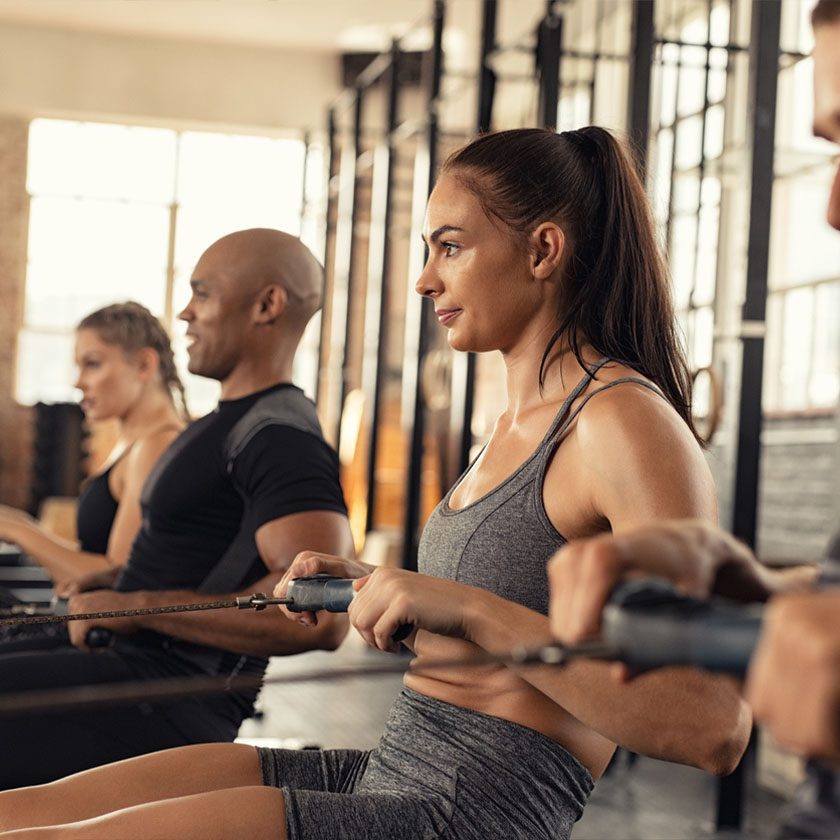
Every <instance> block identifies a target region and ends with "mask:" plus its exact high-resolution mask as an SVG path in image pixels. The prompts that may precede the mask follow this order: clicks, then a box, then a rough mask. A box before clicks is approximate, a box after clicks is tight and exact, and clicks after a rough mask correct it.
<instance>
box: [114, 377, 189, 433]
mask: <svg viewBox="0 0 840 840" xmlns="http://www.w3.org/2000/svg"><path fill="white" fill-rule="evenodd" d="M183 425H184V421H183V420H182V419H181V418H180V417H179V416H178V412H177V411H176V410H175V406H174V405H173V403H172V400H171V399H170V397H169V394H167V393H166V392H165V391H164V390H163V388H162V387H160V386H154V387H150V388H149V390H148V391H146V392H145V393H144V394H143V396H142V397H141V398H140V399H139V400H138V401H137V402H136V403H135V404H134V405H133V406H132V407H131V408H130V409H129V411H128V413H127V414H126V415H125V416H124V417H122V418H121V420H120V440H121V441H122V442H123V443H125V444H131V443H134V441H135V440H137V439H138V438H139V437H141V436H142V435H143V434H148V433H149V432H151V431H154V430H155V429H160V428H164V427H166V426H174V427H182V426H183Z"/></svg>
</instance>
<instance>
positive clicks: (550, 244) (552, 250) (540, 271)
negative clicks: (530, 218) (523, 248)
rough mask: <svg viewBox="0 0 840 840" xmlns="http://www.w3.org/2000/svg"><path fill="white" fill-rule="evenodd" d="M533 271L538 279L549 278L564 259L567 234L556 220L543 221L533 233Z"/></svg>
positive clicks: (531, 243)
mask: <svg viewBox="0 0 840 840" xmlns="http://www.w3.org/2000/svg"><path fill="white" fill-rule="evenodd" d="M530 245H531V271H532V273H533V275H534V277H535V278H536V279H537V280H547V279H548V278H549V277H551V275H552V274H553V273H554V272H555V270H556V269H557V267H558V266H559V265H560V263H561V262H562V259H563V252H564V251H565V248H566V236H565V234H564V233H563V229H562V228H561V227H560V225H558V224H556V223H555V222H543V223H542V224H541V225H538V226H537V227H536V228H535V229H534V231H533V233H531V242H530Z"/></svg>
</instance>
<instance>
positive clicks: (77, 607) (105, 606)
mask: <svg viewBox="0 0 840 840" xmlns="http://www.w3.org/2000/svg"><path fill="white" fill-rule="evenodd" d="M140 594H141V593H135V592H114V591H113V590H111V589H97V590H95V591H93V592H80V593H78V594H77V595H72V596H71V597H70V599H69V600H68V602H67V612H68V613H89V612H106V611H110V610H133V609H137V608H139V607H142V606H144V605H143V604H142V603H140V602H139V600H138V596H139V595H140ZM93 627H103V628H105V629H107V630H110V631H111V632H112V633H120V634H128V633H136V632H137V630H138V629H139V623H138V619H136V618H112V619H109V620H95V621H69V622H67V629H68V632H69V634H70V641H71V642H72V643H73V645H75V647H77V648H79V650H85V651H86V650H90V648H88V646H87V644H86V642H85V638H86V636H87V634H88V631H90V629H91V628H93Z"/></svg>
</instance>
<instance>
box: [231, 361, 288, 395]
mask: <svg viewBox="0 0 840 840" xmlns="http://www.w3.org/2000/svg"><path fill="white" fill-rule="evenodd" d="M292 361H293V358H292V357H285V356H284V357H279V358H278V357H275V358H274V359H271V358H265V357H263V358H258V357H257V358H254V359H246V360H243V361H241V362H240V363H239V364H238V365H237V366H236V368H234V370H233V371H232V372H231V373H230V375H229V376H227V377H225V379H224V380H223V381H222V383H221V385H222V391H221V395H220V396H221V399H223V400H237V399H240V398H241V397H247V396H249V395H250V394H256V393H257V392H258V391H264V390H265V389H266V388H270V387H271V386H272V385H276V384H277V383H278V382H291V381H292Z"/></svg>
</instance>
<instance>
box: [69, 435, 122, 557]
mask: <svg viewBox="0 0 840 840" xmlns="http://www.w3.org/2000/svg"><path fill="white" fill-rule="evenodd" d="M130 448H131V447H128V449H130ZM128 449H126V450H125V451H124V452H123V453H122V454H121V455H120V457H119V458H117V460H116V461H114V463H113V464H111V466H110V467H108V469H107V470H105V471H104V472H101V473H98V474H97V475H95V476H92V477H91V478H90V479H88V481H86V482H85V486H84V487H83V488H82V492H81V494H80V495H79V502H78V505H77V507H76V537H77V538H78V540H79V545H80V547H81V550H82V551H90V552H92V553H93V554H107V552H108V539H109V538H110V536H111V527H112V526H113V524H114V517H115V516H116V515H117V508H118V507H119V502H118V501H117V500H116V499H115V498H114V496H113V494H112V493H111V488H110V487H109V486H108V479H109V478H110V475H111V470H113V469H114V467H116V466H117V464H118V463H119V462H120V461H121V460H122V459H123V458H124V457H125V455H126V453H127V452H128Z"/></svg>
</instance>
